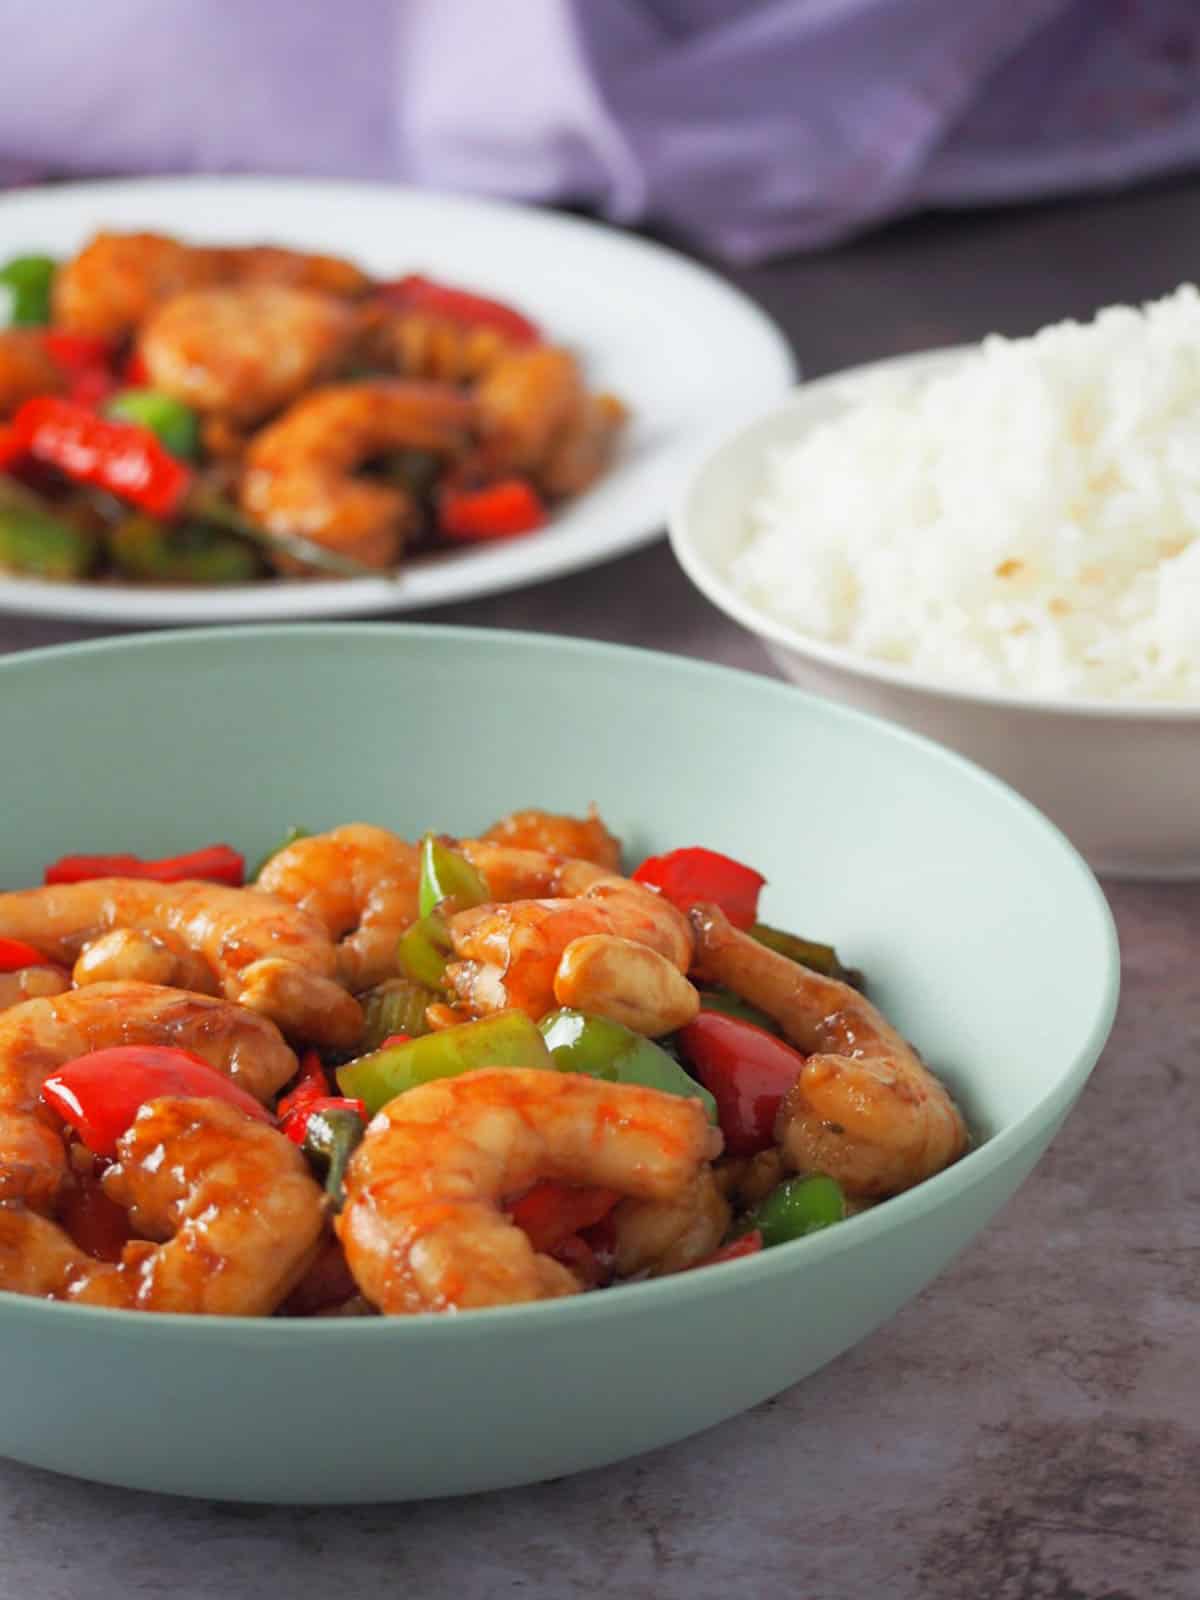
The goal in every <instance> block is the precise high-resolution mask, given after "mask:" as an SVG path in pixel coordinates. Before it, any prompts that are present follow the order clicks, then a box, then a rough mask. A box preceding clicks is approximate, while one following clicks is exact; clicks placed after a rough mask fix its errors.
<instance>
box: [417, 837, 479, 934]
mask: <svg viewBox="0 0 1200 1600" xmlns="http://www.w3.org/2000/svg"><path fill="white" fill-rule="evenodd" d="M488 898H489V896H488V886H487V884H486V883H485V882H484V881H483V878H482V877H481V876H480V874H479V873H478V872H476V870H475V868H474V867H473V866H472V865H471V863H470V862H469V861H468V860H467V858H466V856H464V855H462V854H460V853H459V851H457V850H452V849H451V848H450V846H449V845H448V844H444V843H443V842H442V840H440V839H439V838H437V837H436V835H434V834H432V833H427V834H426V835H425V837H424V838H423V839H422V840H421V882H420V888H419V890H418V904H419V906H420V911H421V915H422V916H423V917H427V916H428V915H429V913H430V912H431V911H432V910H433V909H434V907H435V906H439V905H440V904H441V903H442V901H443V900H453V901H454V903H455V906H456V907H457V908H458V909H459V910H460V911H461V910H463V909H464V908H465V907H467V906H481V905H483V904H484V903H485V902H486V901H487V899H488Z"/></svg>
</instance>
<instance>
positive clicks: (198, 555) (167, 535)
mask: <svg viewBox="0 0 1200 1600" xmlns="http://www.w3.org/2000/svg"><path fill="white" fill-rule="evenodd" d="M108 548H109V554H110V555H111V556H112V560H113V564H114V566H116V567H117V569H118V570H119V571H120V572H123V573H124V574H125V575H126V577H130V578H138V579H142V580H145V581H148V582H150V583H247V582H249V580H250V579H252V578H257V577H258V576H259V575H260V574H261V572H262V562H261V560H260V559H259V556H258V553H257V551H256V550H254V549H253V547H252V546H250V545H248V544H246V543H245V541H244V540H242V539H239V538H237V537H236V536H235V535H234V534H229V533H220V532H218V531H216V530H215V529H212V528H203V527H198V526H196V524H194V523H185V524H184V525H183V526H182V527H181V528H175V527H169V526H168V525H167V524H166V523H162V522H156V521H155V520H154V519H153V518H152V517H126V518H125V519H124V520H123V521H121V522H118V523H117V525H116V526H115V527H114V528H111V529H110V530H109V533H108Z"/></svg>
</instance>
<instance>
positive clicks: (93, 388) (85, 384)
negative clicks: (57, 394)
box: [65, 367, 118, 411]
mask: <svg viewBox="0 0 1200 1600" xmlns="http://www.w3.org/2000/svg"><path fill="white" fill-rule="evenodd" d="M117 387H118V385H117V381H116V379H115V378H114V377H113V375H112V373H111V372H108V371H107V370H106V369H105V368H104V367H86V368H85V369H84V370H83V371H82V372H77V373H76V374H75V376H74V377H73V378H72V379H71V381H70V383H69V384H68V385H67V391H66V395H65V398H66V399H67V400H69V401H70V402H71V404H72V405H76V406H83V407H84V409H85V410H87V411H97V410H99V408H100V407H101V406H102V405H103V404H104V402H105V401H106V400H108V399H109V398H110V397H111V396H112V395H114V394H116V392H117Z"/></svg>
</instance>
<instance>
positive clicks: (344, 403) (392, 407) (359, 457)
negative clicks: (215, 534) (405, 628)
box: [241, 379, 472, 568]
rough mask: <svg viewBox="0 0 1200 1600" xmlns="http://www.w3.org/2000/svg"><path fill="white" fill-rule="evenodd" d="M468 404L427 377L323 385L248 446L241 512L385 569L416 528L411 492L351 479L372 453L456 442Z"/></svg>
mask: <svg viewBox="0 0 1200 1600" xmlns="http://www.w3.org/2000/svg"><path fill="white" fill-rule="evenodd" d="M471 416H472V406H471V402H470V401H469V400H468V399H467V398H466V397H465V396H463V395H461V394H459V393H458V392H457V391H456V390H455V389H452V388H450V387H448V386H445V385H441V384H434V383H406V382H403V381H401V380H398V379H397V380H387V379H379V380H376V381H371V382H364V383H346V384H329V385H327V386H326V387H324V388H320V389H314V390H313V391H312V393H310V394H307V395H305V396H304V397H303V398H302V399H300V400H297V401H296V403H295V404H294V405H293V406H291V407H290V408H289V409H288V410H287V411H285V412H284V413H283V415H282V416H281V417H279V418H278V419H277V420H276V421H275V422H273V423H271V424H270V426H269V427H266V428H264V429H263V431H262V432H261V433H259V434H258V435H257V436H256V437H255V438H254V439H253V440H252V441H251V443H250V446H249V448H248V450H247V452H246V457H245V476H244V478H243V481H242V489H241V503H242V509H243V510H244V511H245V512H246V513H247V515H248V516H250V517H253V518H254V520H255V521H257V522H259V523H261V524H262V526H263V527H264V528H266V529H267V530H268V531H269V532H273V533H281V534H289V533H290V534H301V535H303V536H304V537H305V538H307V539H312V540H315V541H316V542H317V543H318V544H323V545H327V546H329V547H330V548H331V549H334V550H339V551H341V552H342V553H343V554H345V555H349V556H353V557H354V558H355V559H356V560H358V561H362V562H365V563H366V564H367V565H368V566H373V567H381V568H385V567H389V566H391V565H392V564H393V563H394V561H395V560H396V557H397V555H398V554H399V551H400V548H401V546H402V544H403V542H404V540H405V538H406V537H407V536H408V535H409V534H410V533H411V532H412V531H413V530H414V528H415V525H416V509H415V506H414V503H413V500H412V498H411V496H410V495H409V494H408V493H407V492H406V491H405V490H404V489H402V488H399V487H397V486H396V485H394V484H386V483H372V482H366V481H362V480H359V479H356V478H354V477H352V476H351V474H352V473H353V471H354V469H355V468H356V467H359V466H361V465H362V464H363V463H364V462H366V461H368V460H370V458H371V457H372V456H377V455H383V454H385V453H386V452H388V451H393V450H403V449H413V450H429V451H434V452H437V453H439V454H441V455H444V456H451V457H452V456H454V455H456V454H458V453H459V452H460V451H461V450H462V449H463V447H464V445H465V442H466V437H467V428H468V425H469V423H470V420H471Z"/></svg>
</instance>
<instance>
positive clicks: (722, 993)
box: [700, 985, 783, 1038]
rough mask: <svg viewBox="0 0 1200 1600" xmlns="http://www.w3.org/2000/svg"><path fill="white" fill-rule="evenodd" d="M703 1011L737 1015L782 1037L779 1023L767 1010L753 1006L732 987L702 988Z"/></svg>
mask: <svg viewBox="0 0 1200 1600" xmlns="http://www.w3.org/2000/svg"><path fill="white" fill-rule="evenodd" d="M700 1009H701V1011H719V1012H720V1013H721V1014H722V1016H726V1017H736V1018H737V1019H738V1021H739V1022H752V1023H753V1024H754V1026H755V1027H756V1028H765V1029H766V1031H767V1032H768V1033H773V1034H775V1036H776V1037H777V1038H782V1037H783V1035H782V1033H781V1031H780V1028H779V1024H778V1023H777V1022H776V1021H775V1019H774V1018H773V1017H769V1016H768V1015H767V1013H766V1012H765V1011H760V1010H759V1009H758V1007H757V1006H752V1005H751V1004H750V1002H749V1000H743V999H742V997H741V995H740V994H734V992H733V990H732V989H725V988H723V987H721V986H720V985H718V986H717V987H716V988H715V989H701V991H700Z"/></svg>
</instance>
